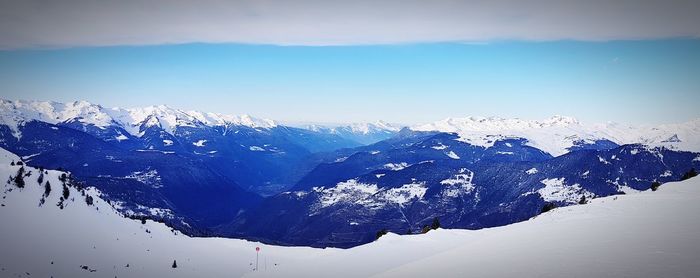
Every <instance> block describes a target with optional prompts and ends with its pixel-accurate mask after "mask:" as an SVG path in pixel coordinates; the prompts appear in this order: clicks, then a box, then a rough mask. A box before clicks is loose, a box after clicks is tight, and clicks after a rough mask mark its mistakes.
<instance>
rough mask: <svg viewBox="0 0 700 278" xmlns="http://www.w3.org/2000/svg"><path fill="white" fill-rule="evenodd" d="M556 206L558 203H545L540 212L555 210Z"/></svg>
mask: <svg viewBox="0 0 700 278" xmlns="http://www.w3.org/2000/svg"><path fill="white" fill-rule="evenodd" d="M556 207H557V205H555V204H554V203H545V204H544V206H543V207H542V210H540V213H545V212H548V211H550V210H553V209H554V208H556Z"/></svg>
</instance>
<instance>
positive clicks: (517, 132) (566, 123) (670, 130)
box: [412, 116, 700, 156]
mask: <svg viewBox="0 0 700 278" xmlns="http://www.w3.org/2000/svg"><path fill="white" fill-rule="evenodd" d="M412 129H413V130H418V131H441V132H453V133H457V134H458V135H459V136H460V140H461V141H464V142H467V143H470V144H473V145H479V146H484V147H490V146H492V145H493V144H494V142H496V141H497V140H499V139H504V138H525V139H527V140H528V145H529V146H532V147H535V148H538V149H541V150H543V151H546V152H548V153H549V154H551V155H553V156H559V155H562V154H565V153H567V152H568V151H569V150H570V148H572V147H575V146H577V145H582V144H595V143H596V141H600V140H610V141H612V142H614V143H617V144H619V145H623V144H636V143H640V144H645V145H649V146H665V147H668V148H671V149H676V150H685V151H695V152H698V151H700V119H694V120H691V121H688V122H685V123H680V124H668V125H660V126H656V127H645V126H631V125H622V124H617V123H612V122H609V123H604V124H591V125H589V124H584V123H581V122H579V121H578V120H576V119H574V118H571V117H564V116H554V117H551V118H549V119H545V120H542V121H529V120H522V119H517V118H516V119H504V118H498V117H489V118H484V117H468V118H447V119H445V120H442V121H438V122H434V123H430V124H425V125H418V126H414V127H412Z"/></svg>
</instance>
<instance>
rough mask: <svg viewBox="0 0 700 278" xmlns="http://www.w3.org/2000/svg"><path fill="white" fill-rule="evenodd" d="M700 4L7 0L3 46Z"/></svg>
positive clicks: (432, 24) (553, 23)
mask: <svg viewBox="0 0 700 278" xmlns="http://www.w3.org/2000/svg"><path fill="white" fill-rule="evenodd" d="M699 11H700V1H692V0H691V1H683V0H672V1H649V0H637V1H634V0H632V1H630V0H611V1H599V0H593V1H571V0H558V1H549V0H537V1H517V0H500V1H458V0H437V1H416V0H402V1H398V0H390V1H364V0H362V1H336V0H326V1H320V0H318V1H314V0H301V1H265V0H247V1H217V0H207V1H180V0H168V1H166V0H156V1H143V0H126V1H87V0H68V1H37V0H28V1H4V0H1V1H0V48H2V49H22V48H41V47H57V48H63V47H80V46H112V45H158V44H177V43H244V44H274V45H310V46H324V45H371V44H400V43H423V42H428V43H429V42H485V41H493V40H530V41H551V40H582V41H607V40H643V39H659V38H675V37H685V38H688V37H690V38H698V37H700V28H697V26H700V16H698V12H699Z"/></svg>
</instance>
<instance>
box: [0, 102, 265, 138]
mask: <svg viewBox="0 0 700 278" xmlns="http://www.w3.org/2000/svg"><path fill="white" fill-rule="evenodd" d="M32 120H37V121H42V122H47V123H51V124H57V123H64V122H78V123H81V124H83V125H92V126H95V127H98V128H102V129H104V128H107V127H109V126H117V127H120V128H123V129H124V130H126V131H127V132H128V133H130V134H131V135H133V136H137V137H139V136H142V135H143V133H142V131H143V130H144V129H145V128H148V127H153V126H157V127H160V128H162V129H163V130H165V131H166V132H168V133H170V134H172V133H173V132H174V130H175V128H177V127H199V126H209V127H213V126H224V127H226V126H231V125H234V126H247V127H252V128H262V129H269V128H273V127H276V126H277V123H276V122H275V121H272V120H268V119H258V118H254V117H251V116H249V115H242V116H232V115H224V114H217V113H204V112H199V111H183V110H179V109H175V108H171V107H168V106H165V105H157V106H147V107H140V108H128V109H124V108H111V109H107V108H104V107H102V106H100V105H97V104H92V103H89V102H86V101H75V102H68V103H60V102H53V101H23V100H18V101H10V100H4V99H0V124H5V125H7V126H9V127H10V128H11V129H12V130H13V132H14V133H15V135H16V136H20V134H19V133H18V130H19V128H18V126H19V125H22V124H24V123H25V122H29V121H32Z"/></svg>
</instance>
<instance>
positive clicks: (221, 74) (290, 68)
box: [0, 39, 700, 124]
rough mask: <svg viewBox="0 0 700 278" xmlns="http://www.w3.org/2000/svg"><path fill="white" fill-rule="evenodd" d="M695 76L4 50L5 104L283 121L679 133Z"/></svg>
mask: <svg viewBox="0 0 700 278" xmlns="http://www.w3.org/2000/svg"><path fill="white" fill-rule="evenodd" d="M698 73H700V40H697V39H670V40H669V39H667V40H640V41H610V42H581V41H550V42H523V41H496V42H489V43H483V44H459V43H429V44H394V45H374V46H270V45H246V44H182V45H156V46H116V47H89V48H88V47H78V48H69V49H39V50H36V49H35V50H5V51H0V92H2V97H3V98H7V99H38V100H56V101H72V100H88V101H91V102H94V103H98V104H102V105H103V106H106V107H113V106H121V107H133V106H145V105H153V104H166V105H170V106H173V107H176V108H182V109H196V110H202V111H211V112H220V113H230V114H242V113H247V114H251V115H254V116H258V117H266V118H272V119H276V120H280V121H288V122H360V121H374V120H379V119H381V120H385V121H389V122H399V123H408V124H411V123H422V122H430V121H435V120H439V119H441V118H445V117H463V116H470V115H481V116H501V117H520V118H526V119H540V118H545V117H548V116H551V115H554V114H562V115H568V116H574V117H577V118H579V119H580V120H583V121H586V122H601V121H608V120H612V121H618V122H626V123H665V122H679V121H685V120H688V119H691V118H696V117H700V112H699V111H700V109H697V106H698V104H700V80H699V79H698Z"/></svg>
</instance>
